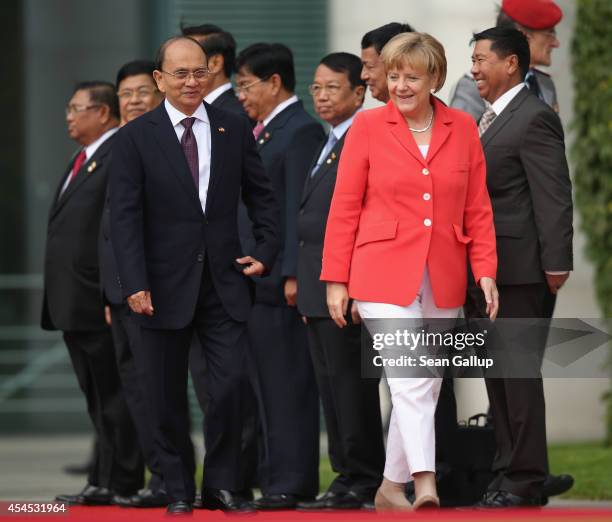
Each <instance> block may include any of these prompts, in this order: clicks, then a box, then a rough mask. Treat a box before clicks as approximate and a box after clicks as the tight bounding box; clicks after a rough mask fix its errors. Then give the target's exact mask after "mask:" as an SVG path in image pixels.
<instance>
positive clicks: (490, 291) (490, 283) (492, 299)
mask: <svg viewBox="0 0 612 522" xmlns="http://www.w3.org/2000/svg"><path fill="white" fill-rule="evenodd" d="M480 288H481V289H482V293H483V294H484V297H485V301H486V302H487V315H488V316H489V319H491V321H495V318H496V317H497V312H498V310H499V292H498V291H497V285H496V284H495V279H492V278H490V277H481V278H480ZM327 295H328V298H327V299H328V302H329V292H328V294H327Z"/></svg>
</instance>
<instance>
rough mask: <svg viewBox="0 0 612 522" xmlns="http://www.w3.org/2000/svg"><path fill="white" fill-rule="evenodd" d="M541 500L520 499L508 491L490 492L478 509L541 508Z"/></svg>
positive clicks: (478, 505) (531, 498)
mask: <svg viewBox="0 0 612 522" xmlns="http://www.w3.org/2000/svg"><path fill="white" fill-rule="evenodd" d="M540 505H541V501H540V498H537V497H520V496H518V495H513V494H512V493H510V492H508V491H488V492H487V493H485V495H484V496H483V497H482V500H480V502H478V503H477V504H476V506H475V507H477V508H485V509H490V508H492V509H495V508H515V507H539V506H540Z"/></svg>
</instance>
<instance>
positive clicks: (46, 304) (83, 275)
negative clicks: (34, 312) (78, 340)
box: [41, 135, 116, 331]
mask: <svg viewBox="0 0 612 522" xmlns="http://www.w3.org/2000/svg"><path fill="white" fill-rule="evenodd" d="M115 136H116V135H113V136H111V137H110V138H108V139H107V140H106V141H105V142H104V143H102V145H100V147H99V148H98V149H97V150H96V152H95V153H94V155H93V156H92V157H91V158H90V159H89V161H86V162H85V163H84V164H83V166H82V167H81V169H80V170H79V172H78V174H77V176H76V178H75V179H74V180H72V181H71V182H70V184H69V185H68V187H67V188H66V191H65V192H64V193H63V194H62V195H61V196H60V191H61V188H62V187H63V186H64V183H65V181H66V178H67V176H69V175H70V172H71V170H72V163H73V162H72V161H71V162H70V165H69V166H68V168H67V169H66V172H65V173H64V175H63V176H62V179H61V181H60V184H59V186H58V188H57V191H56V193H55V198H54V200H53V204H52V205H51V210H50V212H49V223H48V226H47V243H46V249H45V265H44V276H45V277H44V281H45V282H44V294H43V307H42V321H41V324H42V327H43V328H44V329H45V330H63V331H75V330H78V331H95V330H103V329H105V328H106V327H107V326H106V323H105V322H104V304H103V301H102V297H101V294H100V276H99V268H98V232H99V230H100V219H101V217H102V209H103V207H104V197H105V194H106V185H107V180H108V172H109V164H110V159H111V147H112V145H113V143H114V142H115Z"/></svg>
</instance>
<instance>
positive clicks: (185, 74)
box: [161, 67, 210, 82]
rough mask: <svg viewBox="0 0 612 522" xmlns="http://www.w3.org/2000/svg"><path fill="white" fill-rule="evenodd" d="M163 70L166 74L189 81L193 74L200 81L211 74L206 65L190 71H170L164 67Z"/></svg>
mask: <svg viewBox="0 0 612 522" xmlns="http://www.w3.org/2000/svg"><path fill="white" fill-rule="evenodd" d="M161 72H163V73H164V74H168V75H170V76H172V77H173V78H175V79H177V80H179V81H181V82H185V81H187V80H188V79H189V78H190V77H191V76H193V79H194V80H196V81H198V82H199V81H201V80H203V79H204V78H206V77H207V76H208V75H209V74H210V71H209V70H208V69H206V68H204V67H202V68H201V69H195V70H194V71H188V70H187V69H179V70H178V71H175V72H173V73H171V72H169V71H164V70H163V69H162V71H161Z"/></svg>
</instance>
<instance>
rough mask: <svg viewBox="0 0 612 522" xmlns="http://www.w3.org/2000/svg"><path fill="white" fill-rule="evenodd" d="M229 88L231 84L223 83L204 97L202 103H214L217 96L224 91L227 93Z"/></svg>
mask: <svg viewBox="0 0 612 522" xmlns="http://www.w3.org/2000/svg"><path fill="white" fill-rule="evenodd" d="M231 88H232V84H231V82H227V83H224V84H223V85H220V86H219V87H217V88H216V89H214V90H212V91H210V92H209V93H208V94H207V95H206V96H204V101H205V102H206V103H208V104H212V102H214V101H215V100H216V99H217V98H218V97H219V96H221V95H222V94H223V93H224V92H225V91H229V90H230V89H231Z"/></svg>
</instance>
